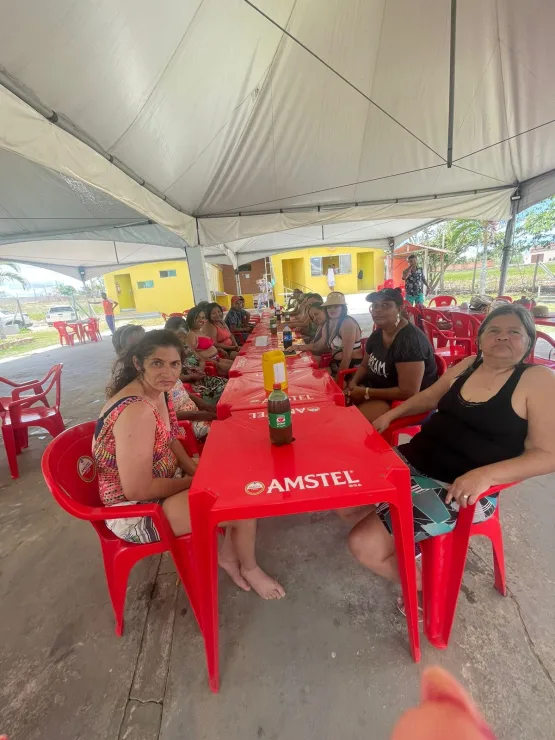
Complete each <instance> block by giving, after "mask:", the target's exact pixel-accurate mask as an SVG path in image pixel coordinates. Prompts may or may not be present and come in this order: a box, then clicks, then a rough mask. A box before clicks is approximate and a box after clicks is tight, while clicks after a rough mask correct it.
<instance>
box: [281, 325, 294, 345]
mask: <svg viewBox="0 0 555 740" xmlns="http://www.w3.org/2000/svg"><path fill="white" fill-rule="evenodd" d="M292 344H293V332H292V331H291V329H290V328H289V327H288V326H287V324H285V326H284V327H283V349H289V347H291V345H292Z"/></svg>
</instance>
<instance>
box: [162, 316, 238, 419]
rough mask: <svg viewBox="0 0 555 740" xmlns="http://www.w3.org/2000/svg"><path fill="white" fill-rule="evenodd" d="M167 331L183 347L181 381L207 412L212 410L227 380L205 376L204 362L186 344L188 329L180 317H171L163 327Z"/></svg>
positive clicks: (214, 376)
mask: <svg viewBox="0 0 555 740" xmlns="http://www.w3.org/2000/svg"><path fill="white" fill-rule="evenodd" d="M164 328H165V329H167V330H168V331H173V333H174V334H177V336H178V337H179V339H180V340H181V344H182V346H183V371H182V373H181V380H182V381H183V383H188V384H189V385H190V386H191V388H192V389H193V393H195V394H196V395H197V396H200V398H201V399H202V400H203V401H205V402H206V404H208V408H209V410H213V407H214V406H215V404H217V403H218V401H219V400H220V396H221V395H222V393H223V392H224V388H225V387H226V385H227V380H226V379H225V378H222V377H220V376H216V375H206V373H205V369H206V360H204V359H203V358H202V357H200V355H198V354H197V353H196V352H195V351H194V350H192V349H191V348H190V347H189V345H188V344H187V334H188V333H189V327H188V326H187V322H186V321H185V319H184V318H182V317H181V316H171V317H170V318H169V319H168V320H167V321H166V324H165V326H164Z"/></svg>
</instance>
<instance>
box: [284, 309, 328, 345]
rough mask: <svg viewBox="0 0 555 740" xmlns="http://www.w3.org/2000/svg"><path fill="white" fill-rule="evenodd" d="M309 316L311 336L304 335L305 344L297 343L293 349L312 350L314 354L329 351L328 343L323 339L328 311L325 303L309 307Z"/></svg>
mask: <svg viewBox="0 0 555 740" xmlns="http://www.w3.org/2000/svg"><path fill="white" fill-rule="evenodd" d="M308 318H309V319H310V324H309V330H310V333H311V336H309V337H303V339H304V340H305V342H306V343H305V344H295V345H294V346H293V347H292V348H291V351H294V352H302V351H303V350H304V351H307V352H312V354H313V355H321V354H323V353H324V352H327V351H328V350H327V347H326V343H325V342H324V341H323V340H322V331H323V328H324V324H325V323H326V311H325V309H324V307H323V303H313V304H312V305H311V306H310V308H309V309H308Z"/></svg>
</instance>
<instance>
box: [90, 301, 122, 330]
mask: <svg viewBox="0 0 555 740" xmlns="http://www.w3.org/2000/svg"><path fill="white" fill-rule="evenodd" d="M100 297H101V298H102V300H101V301H91V303H94V304H95V305H98V304H99V303H102V310H103V311H104V318H105V319H106V323H107V324H108V329H110V333H111V334H113V333H114V332H115V330H116V320H115V319H114V308H115V307H116V306H119V303H118V302H117V301H113V300H112V299H111V298H108V296H107V295H106V293H101V294H100Z"/></svg>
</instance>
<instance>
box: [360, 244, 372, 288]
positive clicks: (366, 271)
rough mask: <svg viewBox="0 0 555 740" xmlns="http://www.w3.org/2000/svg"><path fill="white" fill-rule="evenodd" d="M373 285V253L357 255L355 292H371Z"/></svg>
mask: <svg viewBox="0 0 555 740" xmlns="http://www.w3.org/2000/svg"><path fill="white" fill-rule="evenodd" d="M374 287H375V283H374V252H371V251H368V252H359V253H358V254H357V290H372V289H373V288H374Z"/></svg>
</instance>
